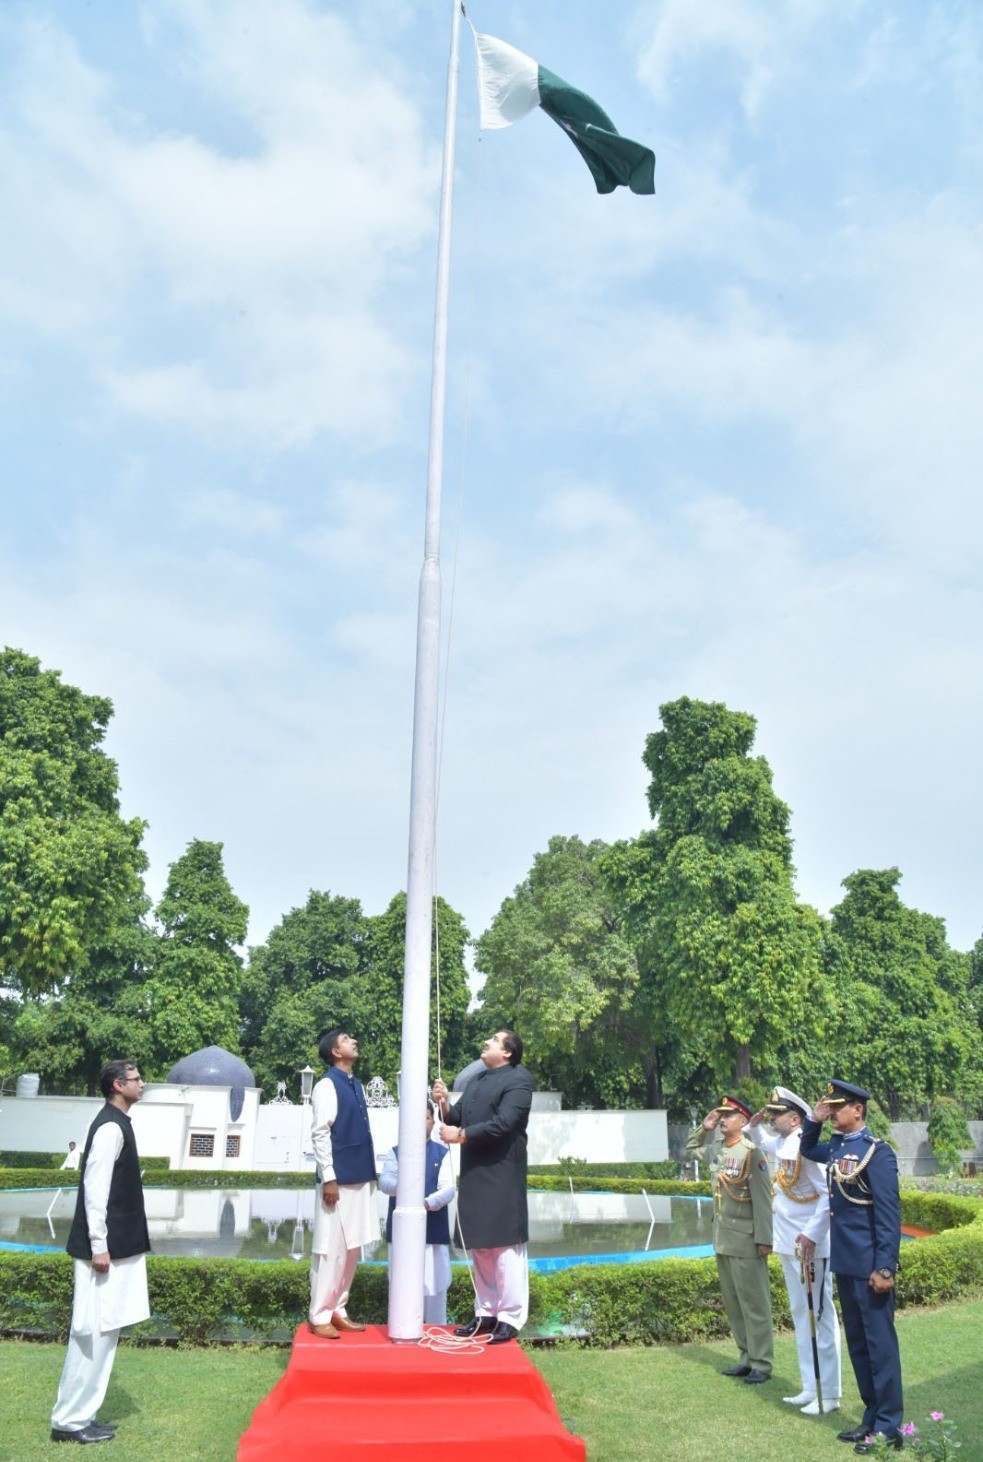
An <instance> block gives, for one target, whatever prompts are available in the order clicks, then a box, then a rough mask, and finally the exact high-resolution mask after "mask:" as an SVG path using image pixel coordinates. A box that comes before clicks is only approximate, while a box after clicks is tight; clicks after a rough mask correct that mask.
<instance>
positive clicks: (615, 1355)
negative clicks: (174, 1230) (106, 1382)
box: [0, 1301, 983, 1462]
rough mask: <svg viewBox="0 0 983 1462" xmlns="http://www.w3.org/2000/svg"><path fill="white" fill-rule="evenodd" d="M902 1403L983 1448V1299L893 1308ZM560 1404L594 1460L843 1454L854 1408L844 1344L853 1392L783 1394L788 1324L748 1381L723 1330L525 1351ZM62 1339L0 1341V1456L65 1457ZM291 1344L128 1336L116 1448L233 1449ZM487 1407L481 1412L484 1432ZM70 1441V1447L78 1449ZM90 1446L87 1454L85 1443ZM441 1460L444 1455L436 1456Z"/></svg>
mask: <svg viewBox="0 0 983 1462" xmlns="http://www.w3.org/2000/svg"><path fill="white" fill-rule="evenodd" d="M899 1332H900V1336H901V1353H902V1363H903V1367H904V1379H905V1400H906V1409H905V1415H906V1417H907V1418H908V1419H911V1420H913V1421H915V1422H916V1423H919V1424H920V1423H921V1422H922V1421H923V1420H924V1419H925V1417H926V1416H927V1414H928V1412H929V1411H932V1410H937V1411H944V1412H947V1413H948V1414H950V1415H952V1416H954V1417H955V1418H956V1419H957V1421H958V1422H959V1435H960V1437H961V1438H962V1440H963V1443H964V1447H963V1451H962V1452H961V1453H960V1462H983V1301H974V1302H971V1303H968V1304H961V1305H953V1306H951V1307H949V1308H947V1309H944V1310H910V1311H907V1312H905V1313H904V1314H903V1315H901V1316H900V1317H899ZM531 1354H532V1356H533V1358H534V1360H535V1361H536V1364H537V1365H538V1366H539V1367H540V1369H541V1370H542V1372H543V1374H544V1376H545V1377H546V1379H547V1381H548V1382H549V1384H550V1386H551V1387H552V1388H553V1394H554V1396H555V1397H556V1402H557V1406H558V1408H559V1411H560V1414H561V1415H562V1416H564V1417H566V1418H568V1419H569V1421H570V1422H571V1423H572V1425H573V1427H574V1429H575V1430H576V1431H577V1432H579V1433H580V1434H581V1435H583V1436H584V1437H586V1439H587V1444H588V1456H589V1458H590V1459H591V1462H636V1459H639V1462H647V1459H652V1462H655V1459H664V1458H679V1459H681V1462H682V1459H685V1462H703V1459H706V1462H711V1459H713V1462H745V1459H746V1462H813V1459H815V1462H830V1459H832V1462H836V1459H837V1458H839V1459H841V1462H846V1457H847V1456H852V1452H851V1451H850V1450H849V1449H848V1448H846V1447H844V1446H843V1445H842V1443H839V1444H838V1443H837V1442H836V1441H835V1434H836V1432H837V1431H838V1430H839V1429H840V1427H841V1426H843V1425H853V1424H854V1423H855V1422H856V1421H857V1420H858V1419H859V1409H858V1407H857V1405H856V1395H855V1390H854V1386H853V1377H852V1374H851V1373H850V1372H849V1362H848V1361H847V1360H846V1358H845V1357H844V1390H845V1393H846V1398H847V1399H846V1404H845V1407H844V1409H843V1410H842V1411H840V1412H836V1413H834V1414H833V1415H831V1416H827V1417H822V1418H806V1417H802V1416H800V1415H799V1414H798V1412H797V1411H794V1410H793V1409H792V1408H791V1407H788V1406H783V1405H782V1401H781V1397H782V1394H783V1392H787V1391H792V1390H796V1389H797V1388H798V1372H797V1367H796V1365H795V1355H794V1347H793V1344H792V1340H791V1337H790V1336H785V1335H783V1336H781V1337H780V1338H779V1340H778V1345H777V1351H776V1374H775V1380H774V1381H773V1382H772V1383H771V1384H770V1385H768V1386H761V1387H755V1388H751V1387H747V1386H742V1385H741V1383H740V1382H739V1381H732V1380H727V1379H726V1378H724V1377H723V1376H721V1375H720V1374H719V1372H720V1369H721V1368H722V1367H723V1366H725V1365H727V1364H729V1363H730V1362H731V1361H732V1360H733V1358H734V1353H733V1348H732V1347H731V1346H730V1345H728V1344H727V1343H726V1342H720V1343H713V1344H704V1345H679V1346H661V1347H658V1348H652V1349H630V1350H613V1351H590V1350H561V1351H543V1350H540V1349H536V1350H533V1351H531ZM63 1356H64V1352H63V1350H62V1349H61V1347H60V1346H55V1345H35V1344H26V1343H20V1342H17V1341H3V1342H0V1396H2V1398H3V1406H2V1414H3V1427H2V1429H0V1459H3V1462H35V1459H38V1458H48V1459H51V1458H52V1456H57V1457H62V1456H63V1455H64V1454H63V1453H62V1452H58V1453H54V1452H53V1448H52V1445H51V1443H50V1441H49V1440H48V1415H49V1412H50V1409H51V1402H52V1399H53V1397H54V1393H55V1389H56V1387H57V1384H58V1376H59V1374H60V1371H61V1364H62V1360H63ZM286 1359H287V1352H286V1351H284V1350H271V1349H253V1348H242V1349H238V1350H165V1349H154V1348H137V1347H133V1346H126V1347H124V1348H122V1349H121V1351H120V1354H119V1356H118V1358H117V1362H116V1369H115V1372H114V1376H113V1382H112V1385H111V1386H110V1390H109V1396H108V1398H107V1403H106V1406H105V1407H104V1408H103V1415H104V1416H107V1417H111V1418H112V1419H113V1420H115V1421H118V1422H119V1425H120V1432H119V1437H118V1439H117V1442H116V1443H115V1444H113V1445H114V1448H115V1450H114V1451H113V1452H110V1453H102V1452H100V1453H98V1455H99V1456H100V1457H107V1456H116V1457H119V1458H120V1462H124V1459H125V1462H171V1459H173V1462H232V1459H233V1458H234V1457H235V1450H236V1442H237V1439H238V1437H239V1434H240V1432H242V1431H243V1430H244V1428H245V1427H246V1425H247V1424H248V1421H249V1417H250V1414H251V1413H252V1410H253V1407H254V1406H255V1405H256V1404H257V1402H259V1401H260V1400H261V1399H262V1397H263V1396H264V1395H265V1394H266V1393H267V1391H268V1390H269V1389H270V1387H271V1386H272V1385H273V1383H274V1382H275V1381H276V1379H277V1378H278V1376H279V1375H280V1374H281V1372H282V1370H283V1367H284V1366H285V1364H286ZM491 1424H492V1423H491V1420H490V1419H489V1418H485V1419H483V1420H482V1419H480V1418H476V1422H475V1438H476V1442H477V1441H478V1440H479V1439H482V1438H483V1439H484V1440H485V1441H486V1442H487V1440H488V1437H489V1435H490V1433H489V1426H490V1425H491ZM74 1455H75V1454H74V1452H73V1453H72V1456H74ZM87 1455H88V1454H87ZM435 1462H437V1459H435Z"/></svg>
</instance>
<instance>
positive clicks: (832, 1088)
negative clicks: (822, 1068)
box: [823, 1081, 870, 1107]
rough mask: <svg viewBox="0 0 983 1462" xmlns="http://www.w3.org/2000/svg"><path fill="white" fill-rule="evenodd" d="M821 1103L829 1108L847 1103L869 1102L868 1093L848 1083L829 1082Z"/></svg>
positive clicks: (860, 1087)
mask: <svg viewBox="0 0 983 1462" xmlns="http://www.w3.org/2000/svg"><path fill="white" fill-rule="evenodd" d="M823 1101H824V1102H825V1103H826V1105H827V1106H830V1107H842V1106H844V1105H845V1104H846V1103H847V1102H869V1101H870V1092H869V1091H864V1089H863V1087H862V1086H854V1085H853V1083H852V1082H850V1081H831V1082H829V1084H828V1085H827V1087H826V1091H825V1092H824V1094H823Z"/></svg>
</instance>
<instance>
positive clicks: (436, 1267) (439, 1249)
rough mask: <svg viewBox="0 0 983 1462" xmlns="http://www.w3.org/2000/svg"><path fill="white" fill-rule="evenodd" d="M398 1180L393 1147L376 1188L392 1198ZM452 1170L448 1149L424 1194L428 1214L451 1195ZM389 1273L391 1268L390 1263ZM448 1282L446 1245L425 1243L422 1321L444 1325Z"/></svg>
mask: <svg viewBox="0 0 983 1462" xmlns="http://www.w3.org/2000/svg"><path fill="white" fill-rule="evenodd" d="M398 1179H399V1160H398V1158H397V1155H396V1151H395V1149H394V1148H390V1149H389V1151H388V1152H387V1153H386V1156H385V1159H384V1161H383V1164H382V1172H381V1173H380V1174H379V1187H380V1188H381V1189H382V1191H383V1193H385V1194H386V1196H387V1197H388V1198H395V1196H396V1184H397V1182H398ZM454 1191H455V1189H454V1169H453V1167H452V1166H451V1154H450V1149H449V1148H448V1149H447V1151H446V1152H445V1154H444V1158H443V1161H442V1162H441V1164H440V1173H439V1174H438V1176H437V1188H436V1191H435V1192H433V1193H428V1194H427V1196H426V1197H425V1198H424V1200H423V1203H424V1207H425V1208H426V1210H427V1212H428V1213H436V1212H437V1210H438V1209H440V1208H446V1207H447V1205H448V1203H450V1201H451V1199H452V1198H453V1197H454ZM389 1272H390V1274H392V1267H391V1265H390V1270H389ZM450 1282H451V1254H450V1245H449V1244H427V1246H426V1249H425V1251H424V1255H423V1323H424V1324H425V1325H446V1324H447V1291H448V1289H449V1288H450Z"/></svg>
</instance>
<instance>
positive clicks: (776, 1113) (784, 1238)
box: [744, 1086, 840, 1416]
mask: <svg viewBox="0 0 983 1462" xmlns="http://www.w3.org/2000/svg"><path fill="white" fill-rule="evenodd" d="M810 1111H811V1108H810V1107H809V1104H808V1102H806V1101H804V1100H803V1098H802V1097H800V1096H796V1094H795V1092H794V1091H790V1090H789V1089H788V1087H787V1086H776V1087H775V1089H774V1091H773V1092H772V1094H771V1101H770V1102H766V1103H765V1105H764V1106H763V1107H762V1108H761V1110H760V1112H755V1114H754V1116H753V1117H752V1118H751V1120H750V1122H749V1123H748V1124H747V1126H746V1127H745V1129H744V1136H745V1137H747V1138H749V1139H750V1140H751V1141H752V1142H753V1143H754V1144H755V1146H756V1147H758V1148H760V1149H761V1151H762V1152H764V1153H766V1154H767V1155H768V1157H769V1158H771V1159H772V1160H773V1161H774V1164H775V1178H774V1185H773V1197H772V1210H773V1214H774V1225H775V1237H774V1241H773V1248H774V1251H775V1253H776V1254H777V1255H778V1257H779V1259H780V1260H781V1263H782V1272H783V1274H784V1275H785V1287H786V1289H787V1290H788V1301H789V1306H790V1308H791V1311H792V1323H793V1325H794V1326H795V1342H796V1346H797V1348H798V1352H799V1374H800V1377H801V1380H802V1387H801V1390H800V1391H799V1393H798V1395H796V1396H783V1397H782V1400H783V1401H787V1402H788V1403H789V1405H790V1406H798V1407H801V1409H802V1411H803V1413H804V1414H805V1415H806V1416H818V1415H819V1397H818V1396H817V1394H816V1363H815V1358H814V1356H813V1353H812V1325H811V1323H810V1320H809V1295H808V1290H807V1288H806V1281H807V1272H806V1266H807V1265H808V1266H810V1267H809V1274H811V1275H812V1276H813V1277H812V1279H811V1283H812V1286H813V1314H814V1315H815V1320H816V1350H817V1353H818V1356H819V1380H820V1385H821V1388H822V1393H823V1404H822V1409H823V1411H824V1412H825V1411H837V1410H838V1409H839V1405H840V1324H839V1320H838V1319H837V1315H836V1307H835V1305H834V1304H833V1274H832V1271H831V1269H830V1265H829V1194H828V1192H827V1191H826V1172H825V1169H824V1168H822V1167H821V1166H820V1164H819V1163H816V1162H810V1161H809V1160H808V1159H807V1158H804V1157H803V1156H802V1153H801V1151H800V1148H799V1144H800V1141H801V1138H802V1123H803V1122H804V1121H805V1120H806V1118H807V1117H808V1116H809V1115H810ZM765 1121H767V1122H768V1124H769V1126H770V1128H771V1131H768V1130H767V1129H766V1128H765V1127H764V1125H763V1123H764V1122H765Z"/></svg>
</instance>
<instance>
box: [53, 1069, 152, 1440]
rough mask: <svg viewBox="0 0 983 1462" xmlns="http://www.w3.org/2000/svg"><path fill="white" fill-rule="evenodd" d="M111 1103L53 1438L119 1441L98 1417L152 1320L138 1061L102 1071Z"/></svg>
mask: <svg viewBox="0 0 983 1462" xmlns="http://www.w3.org/2000/svg"><path fill="white" fill-rule="evenodd" d="M99 1085H100V1087H101V1088H102V1093H103V1095H104V1096H105V1098H106V1105H105V1106H104V1107H103V1108H102V1110H101V1111H100V1112H99V1113H98V1115H97V1116H96V1117H95V1118H94V1120H93V1122H92V1125H91V1127H90V1128H89V1133H88V1136H87V1138H86V1143H85V1151H84V1152H83V1153H82V1159H81V1161H82V1171H81V1176H80V1178H79V1191H78V1199H77V1201H76V1204H75V1218H74V1220H73V1222H72V1228H71V1232H70V1233H69V1236H68V1244H67V1248H68V1252H69V1253H70V1254H71V1255H72V1256H73V1258H74V1259H75V1276H74V1277H75V1294H74V1299H73V1303H72V1325H71V1331H70V1333H69V1337H68V1354H67V1355H66V1356H65V1365H64V1369H63V1370H62V1373H61V1383H60V1384H59V1387H58V1397H57V1399H56V1401H55V1406H54V1410H53V1411H52V1413H51V1440H52V1441H53V1442H83V1443H87V1442H111V1441H113V1440H114V1439H115V1435H116V1428H115V1426H114V1425H112V1424H111V1423H105V1424H104V1423H102V1422H99V1421H97V1420H96V1417H97V1415H98V1412H99V1407H100V1406H101V1405H102V1403H103V1401H104V1400H105V1396H106V1390H107V1387H108V1386H109V1377H110V1374H111V1372H112V1369H113V1361H114V1359H115V1357H116V1343H117V1341H118V1340H119V1332H120V1330H121V1329H122V1328H123V1326H124V1325H136V1324H138V1323H139V1321H141V1320H147V1319H149V1318H150V1303H149V1300H148V1297H147V1259H146V1255H147V1253H148V1251H149V1249H150V1240H149V1237H148V1233H147V1217H146V1212H145V1210H144V1206H143V1184H142V1182H141V1179H140V1159H139V1157H138V1155H137V1145H136V1140H135V1138H134V1136H133V1128H132V1126H131V1125H130V1119H129V1116H128V1115H127V1113H128V1112H129V1110H130V1108H131V1107H132V1106H133V1105H134V1103H135V1102H138V1101H139V1100H140V1097H141V1096H142V1095H143V1081H142V1080H141V1078H140V1072H139V1070H138V1069H137V1067H136V1065H135V1063H134V1062H132V1061H110V1062H109V1064H108V1065H106V1066H104V1067H103V1069H102V1071H101V1072H100V1074H99Z"/></svg>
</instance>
